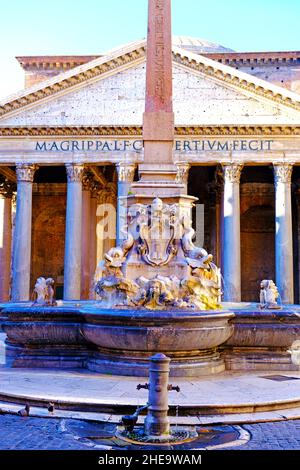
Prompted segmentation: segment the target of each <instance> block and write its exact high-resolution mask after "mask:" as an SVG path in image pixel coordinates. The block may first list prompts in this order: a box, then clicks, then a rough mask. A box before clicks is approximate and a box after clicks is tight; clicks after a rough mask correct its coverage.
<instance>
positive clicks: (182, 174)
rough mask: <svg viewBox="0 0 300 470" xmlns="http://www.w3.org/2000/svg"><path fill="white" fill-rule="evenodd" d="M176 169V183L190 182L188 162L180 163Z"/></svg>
mask: <svg viewBox="0 0 300 470" xmlns="http://www.w3.org/2000/svg"><path fill="white" fill-rule="evenodd" d="M176 167H177V175H176V183H179V184H186V183H187V182H188V177H189V170H190V164H189V163H186V162H178V163H176Z"/></svg>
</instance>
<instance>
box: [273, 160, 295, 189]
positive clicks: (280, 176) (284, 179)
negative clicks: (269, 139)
mask: <svg viewBox="0 0 300 470" xmlns="http://www.w3.org/2000/svg"><path fill="white" fill-rule="evenodd" d="M292 172H293V165H292V164H291V163H284V164H283V165H274V180H275V184H277V183H291V181H292Z"/></svg>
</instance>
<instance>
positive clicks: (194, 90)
mask: <svg viewBox="0 0 300 470" xmlns="http://www.w3.org/2000/svg"><path fill="white" fill-rule="evenodd" d="M145 60H146V59H145V41H140V42H136V43H132V44H130V45H127V46H124V47H122V48H121V49H115V50H114V51H111V52H110V53H108V54H106V55H105V56H102V57H101V58H98V59H95V60H93V61H91V62H89V63H87V64H84V65H82V66H79V67H76V68H75V69H72V70H70V71H68V72H65V73H63V74H60V75H58V76H56V77H53V78H51V79H50V80H47V81H44V82H41V83H39V84H37V85H35V86H34V87H32V88H30V89H26V90H24V91H22V92H20V93H17V94H15V95H13V96H11V97H9V98H8V99H7V100H5V101H3V102H2V103H0V127H5V126H9V127H10V126H25V127H36V126H47V127H48V126H51V127H56V126H118V125H127V126H131V125H141V124H142V116H143V112H144V97H145ZM173 82H174V112H175V123H176V125H177V126H180V125H185V126H189V125H206V124H207V125H225V124H228V125H236V124H238V125H254V124H258V125H260V124H261V125H263V124H265V125H279V124H283V125H284V124H299V123H300V95H297V94H296V93H293V92H291V91H289V90H286V89H284V88H281V87H278V86H276V85H273V84H271V83H269V82H266V81H263V80H260V79H258V78H256V77H254V76H252V75H248V74H245V73H243V72H240V71H238V70H236V69H234V68H232V67H229V66H226V65H223V64H220V63H219V62H215V61H213V60H211V59H208V58H206V57H203V56H199V55H196V54H193V53H190V52H187V51H185V50H183V49H180V48H176V47H173Z"/></svg>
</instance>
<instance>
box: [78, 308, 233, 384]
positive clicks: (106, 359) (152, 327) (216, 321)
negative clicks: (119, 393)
mask: <svg viewBox="0 0 300 470" xmlns="http://www.w3.org/2000/svg"><path fill="white" fill-rule="evenodd" d="M81 313H82V316H83V318H84V322H83V324H82V327H81V332H82V335H83V336H84V338H85V339H86V340H87V341H88V342H89V343H91V344H93V345H95V346H96V347H97V353H95V354H94V355H93V357H91V358H89V360H88V362H87V367H88V368H89V369H90V370H93V371H97V372H101V373H110V374H118V375H130V376H147V375H148V368H149V362H148V359H149V357H150V356H152V355H153V354H155V353H158V352H161V353H164V354H166V355H167V356H169V357H170V358H171V375H172V376H180V377H184V376H199V375H201V374H211V373H217V372H221V371H223V370H224V362H223V359H222V358H221V357H220V355H219V352H218V350H217V349H218V347H219V346H220V345H221V344H223V343H224V342H225V341H227V340H228V339H229V338H230V336H231V335H232V333H233V326H232V325H231V322H230V320H231V319H233V317H234V314H233V313H231V312H228V311H205V312H199V311H198V312H195V311H188V310H186V311H182V310H175V309H173V310H171V309H170V310H167V309H166V310H155V311H151V310H146V309H145V310H136V309H107V310H105V309H100V308H95V307H86V308H84V309H82V310H81Z"/></svg>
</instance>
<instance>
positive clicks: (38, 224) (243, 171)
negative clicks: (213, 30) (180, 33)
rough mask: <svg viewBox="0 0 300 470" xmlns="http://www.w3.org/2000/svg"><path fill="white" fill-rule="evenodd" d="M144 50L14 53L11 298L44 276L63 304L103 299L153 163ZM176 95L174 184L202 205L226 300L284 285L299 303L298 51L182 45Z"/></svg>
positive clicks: (185, 41) (5, 146)
mask: <svg viewBox="0 0 300 470" xmlns="http://www.w3.org/2000/svg"><path fill="white" fill-rule="evenodd" d="M145 49H146V42H145V41H137V42H134V43H130V44H127V45H123V46H121V47H119V48H116V49H114V50H112V51H109V52H108V53H104V54H102V55H99V56H51V57H49V56H43V57H40V56H34V57H17V60H18V61H19V63H20V65H21V66H22V68H23V69H24V73H25V88H24V89H23V90H22V91H20V92H18V93H16V94H14V95H12V96H9V97H7V98H6V99H4V100H2V101H1V102H0V192H1V196H0V240H1V244H0V300H1V301H8V300H12V301H27V300H29V299H30V298H31V292H32V289H33V286H34V284H35V281H36V279H37V278H38V277H40V276H43V277H52V278H54V279H55V282H56V296H57V298H58V299H62V298H64V299H66V300H79V299H89V298H93V295H94V294H93V282H94V275H95V272H96V271H97V265H98V263H99V261H100V260H101V259H102V257H103V254H104V253H105V251H106V250H108V249H109V248H110V247H111V246H114V245H115V243H116V240H118V238H120V237H121V231H122V217H121V216H122V212H123V209H124V208H123V206H122V204H121V201H123V199H122V198H124V196H126V195H128V194H130V192H131V184H132V182H133V181H135V180H137V179H138V166H139V164H140V163H141V162H143V141H142V120H143V111H144V103H145V77H146V56H145ZM173 87H174V88H173V89H174V91H173V100H174V113H175V142H174V159H175V162H176V164H177V168H178V174H177V178H178V179H180V180H181V181H182V182H184V183H186V185H187V191H188V194H190V195H192V196H196V197H197V198H198V200H199V207H201V208H202V209H203V211H202V212H201V211H197V205H196V207H195V219H196V218H197V217H196V215H197V214H198V213H203V220H204V224H203V227H204V231H203V245H204V247H205V248H206V249H207V250H208V251H209V252H211V253H212V254H213V255H214V257H215V261H216V263H217V264H218V265H221V267H222V272H223V275H224V300H227V301H240V300H242V301H249V302H251V301H257V300H258V293H259V285H260V281H261V280H262V279H274V280H276V284H277V286H278V288H279V291H280V294H281V297H282V301H283V302H285V303H299V295H300V276H299V268H300V265H299V261H300V260H299V249H300V52H294V51H292V52H235V51H232V50H229V49H226V48H225V47H222V46H220V45H218V44H214V43H210V42H208V41H203V40H198V39H194V38H189V37H177V38H174V44H173ZM162 163H163V162H162ZM123 216H124V214H123ZM196 222H197V221H196Z"/></svg>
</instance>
